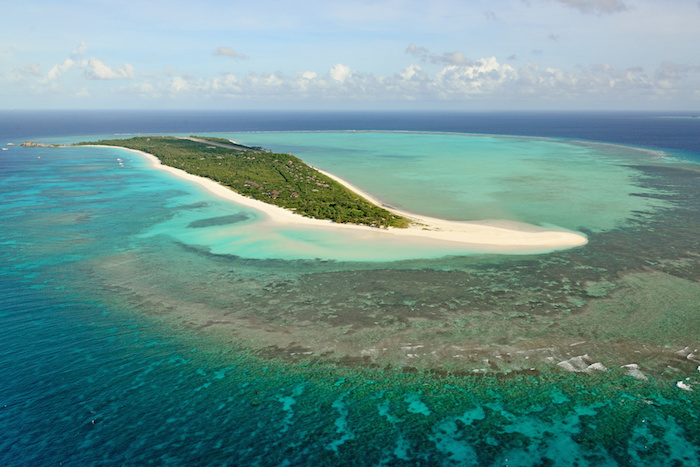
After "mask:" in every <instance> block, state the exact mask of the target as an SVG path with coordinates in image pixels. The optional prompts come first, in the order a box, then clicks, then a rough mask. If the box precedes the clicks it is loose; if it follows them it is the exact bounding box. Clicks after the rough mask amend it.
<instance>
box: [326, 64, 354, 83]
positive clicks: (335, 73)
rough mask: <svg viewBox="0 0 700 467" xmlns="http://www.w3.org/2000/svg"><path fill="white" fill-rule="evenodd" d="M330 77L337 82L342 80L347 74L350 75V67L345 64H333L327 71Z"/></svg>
mask: <svg viewBox="0 0 700 467" xmlns="http://www.w3.org/2000/svg"><path fill="white" fill-rule="evenodd" d="M328 74H329V75H330V77H331V78H333V79H334V80H336V81H339V82H341V83H342V82H344V81H345V80H346V79H347V77H348V75H350V67H349V66H346V65H341V64H340V63H338V64H337V65H335V66H334V67H333V68H331V70H330V71H329V72H328Z"/></svg>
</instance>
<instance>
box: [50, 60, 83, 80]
mask: <svg viewBox="0 0 700 467" xmlns="http://www.w3.org/2000/svg"><path fill="white" fill-rule="evenodd" d="M75 64H76V62H75V61H74V60H72V59H70V58H67V59H65V60H64V61H63V63H61V64H60V65H54V66H52V67H51V69H50V70H49V72H48V74H47V75H46V81H54V80H55V79H56V78H58V77H59V76H61V75H62V74H64V73H65V72H66V71H68V70H70V69H71V68H73V66H74V65H75Z"/></svg>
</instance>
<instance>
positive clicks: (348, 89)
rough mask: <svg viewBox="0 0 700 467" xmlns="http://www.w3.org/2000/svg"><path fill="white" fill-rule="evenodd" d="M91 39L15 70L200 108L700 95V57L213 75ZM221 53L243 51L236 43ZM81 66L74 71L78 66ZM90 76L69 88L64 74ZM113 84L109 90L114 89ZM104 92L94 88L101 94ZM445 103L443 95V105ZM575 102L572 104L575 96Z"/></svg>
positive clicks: (446, 57)
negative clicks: (148, 65) (645, 62)
mask: <svg viewBox="0 0 700 467" xmlns="http://www.w3.org/2000/svg"><path fill="white" fill-rule="evenodd" d="M86 49H87V48H86V47H85V45H84V43H82V44H81V45H80V46H79V47H78V48H77V49H76V50H74V51H73V53H72V54H71V55H70V57H69V58H66V59H65V60H64V61H63V62H61V63H58V64H56V65H53V66H52V67H51V68H50V69H49V70H48V72H46V73H44V72H42V71H41V69H40V68H39V67H38V66H37V65H30V66H25V67H23V68H21V69H18V70H16V71H15V73H14V74H13V77H14V80H15V82H16V83H18V84H20V85H22V86H23V87H24V88H25V90H30V91H31V92H32V93H34V94H35V95H41V94H42V93H56V92H57V91H58V90H60V89H61V87H64V88H66V94H67V95H71V96H83V97H89V96H90V95H91V93H90V92H89V89H90V88H89V85H88V84H87V83H89V82H90V81H113V80H120V81H124V80H127V81H129V82H130V84H126V85H124V84H121V85H117V86H113V87H110V88H104V87H102V88H101V89H100V95H99V98H105V96H110V97H111V98H112V99H113V100H114V101H115V102H119V101H125V102H126V101H128V102H134V101H138V102H142V103H143V102H160V103H163V102H166V103H167V102H172V103H177V102H181V103H188V104H191V103H194V104H196V105H197V106H199V107H212V106H222V105H226V104H225V103H226V102H237V103H241V102H248V103H250V102H256V103H258V102H265V103H267V104H268V105H275V104H276V105H282V106H285V105H291V104H294V105H297V104H301V105H306V106H312V107H313V106H321V107H323V106H328V105H336V104H339V103H340V104H348V103H350V104H352V103H361V104H363V105H368V106H371V105H372V103H377V104H378V105H382V106H385V105H389V106H391V105H392V104H400V105H401V104H402V103H403V104H404V105H405V104H406V103H424V104H430V105H432V106H435V105H437V106H440V105H447V106H451V107H455V106H457V107H460V106H466V107H467V108H468V107H469V106H471V105H472V104H479V105H482V107H483V106H484V105H492V106H495V107H501V108H503V107H513V106H515V107H518V106H528V105H529V107H531V108H532V107H535V108H537V107H541V106H542V105H546V103H547V102H550V103H556V104H557V105H558V106H560V107H561V106H562V105H563V106H565V107H566V106H569V105H570V106H572V107H584V108H585V107H587V106H588V105H589V103H590V102H603V103H605V104H606V105H610V104H611V103H612V104H613V105H614V103H615V102H620V103H623V102H646V103H653V102H655V101H661V102H663V101H669V100H672V99H674V98H676V97H677V96H678V98H679V99H683V98H684V96H685V100H686V102H687V100H688V99H691V100H693V99H695V100H696V101H697V100H700V91H698V90H697V87H696V86H695V84H696V83H697V82H698V78H700V66H694V65H688V64H680V63H673V62H663V63H661V64H659V65H658V66H657V67H656V68H655V69H645V68H643V67H628V68H617V67H614V66H612V65H610V64H605V63H603V64H597V65H591V66H587V67H586V66H581V65H579V66H577V67H575V68H573V69H562V68H556V67H551V66H542V65H540V64H538V63H534V62H527V63H524V64H522V65H520V66H514V65H513V63H514V62H513V61H510V63H506V62H507V61H509V59H508V58H506V60H505V61H503V60H499V59H498V58H497V57H495V56H491V57H481V58H473V59H472V58H468V57H467V56H466V55H465V54H464V53H462V52H446V53H433V52H431V51H430V50H428V49H427V48H425V47H422V46H418V45H416V44H409V45H408V47H407V48H406V49H405V56H406V57H407V58H408V59H409V61H410V62H411V63H408V64H407V65H406V66H405V67H403V68H402V69H400V70H397V71H395V72H393V73H388V74H386V73H385V74H374V73H370V72H366V71H362V70H356V69H353V68H351V67H350V66H349V65H346V64H343V63H337V64H335V65H333V66H332V67H330V68H329V69H327V70H326V71H325V72H321V73H318V72H316V71H313V70H302V71H299V72H295V73H291V74H290V73H282V72H276V73H254V72H251V73H247V74H236V73H231V72H224V73H221V74H219V75H217V76H213V77H211V76H210V77H206V76H197V75H195V74H188V73H181V72H178V71H177V70H174V69H172V70H166V72H165V73H154V74H148V75H146V74H142V75H140V76H137V74H136V70H135V68H134V67H133V66H132V65H130V64H129V63H125V64H124V65H122V66H113V65H112V66H111V65H108V64H106V63H105V62H104V61H102V60H100V59H97V58H95V57H90V58H85V52H86ZM217 52H220V54H223V55H226V56H231V57H233V58H236V57H240V56H239V55H238V54H237V53H235V52H234V51H233V50H232V49H231V50H229V49H228V48H225V47H223V48H222V47H220V48H219V49H217ZM76 70H77V71H78V74H77V75H76V74H75V71H76ZM71 73H73V78H74V80H75V78H82V79H83V80H86V81H85V83H86V84H83V85H80V84H77V85H73V86H72V87H70V88H69V86H68V84H67V83H66V81H68V80H67V77H66V79H63V77H64V76H65V75H68V74H71ZM105 89H107V90H106V91H105ZM95 97H98V96H96V95H94V94H93V97H92V98H95ZM441 103H442V104H441ZM567 103H570V104H567Z"/></svg>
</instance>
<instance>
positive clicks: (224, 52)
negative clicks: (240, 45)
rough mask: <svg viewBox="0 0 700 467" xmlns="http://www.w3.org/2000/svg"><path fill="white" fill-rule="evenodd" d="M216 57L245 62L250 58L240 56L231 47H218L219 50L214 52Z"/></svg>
mask: <svg viewBox="0 0 700 467" xmlns="http://www.w3.org/2000/svg"><path fill="white" fill-rule="evenodd" d="M214 55H217V56H220V57H229V58H235V59H236V60H245V59H247V58H248V57H247V56H246V55H243V54H239V53H238V52H236V51H235V50H233V49H232V48H231V47H223V46H222V47H217V49H216V50H215V51H214Z"/></svg>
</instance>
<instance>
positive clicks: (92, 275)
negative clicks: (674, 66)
mask: <svg viewBox="0 0 700 467" xmlns="http://www.w3.org/2000/svg"><path fill="white" fill-rule="evenodd" d="M216 135H217V136H225V137H230V138H232V139H235V140H236V141H239V142H242V143H245V144H252V145H260V146H263V147H266V148H270V149H272V150H274V151H276V152H278V151H279V152H290V153H293V154H295V155H297V156H299V157H301V158H302V159H304V160H305V161H307V162H309V163H311V164H312V165H314V166H317V167H319V168H321V169H324V170H327V171H329V172H332V173H334V174H336V175H338V176H340V177H342V178H344V179H346V180H348V181H350V182H351V183H353V184H355V185H357V186H358V187H360V188H362V189H364V190H366V191H368V192H370V193H372V194H373V195H375V196H376V197H378V198H379V199H380V200H381V201H382V202H383V203H386V204H388V205H391V206H395V207H398V208H401V209H404V210H407V211H411V212H415V213H419V214H424V215H429V216H434V217H442V218H447V219H454V220H482V219H488V220H492V221H499V222H503V221H516V222H524V223H529V224H534V225H539V226H547V227H558V228H564V229H568V230H573V231H577V232H582V233H584V234H585V235H586V236H588V238H589V243H588V244H587V245H585V246H583V247H579V248H574V249H569V250H561V251H554V252H550V253H546V254H538V255H505V254H504V255H495V254H483V253H480V252H479V251H469V250H457V249H454V248H444V247H437V246H435V245H410V248H406V246H405V245H401V244H387V243H386V242H381V241H376V239H372V238H369V239H362V240H358V239H355V238H349V237H344V236H343V235H342V234H338V233H328V232H320V233H319V232H314V231H309V230H301V229H289V230H284V229H279V230H276V231H272V230H269V229H266V228H265V227H264V222H262V216H261V215H260V214H259V213H258V212H256V211H254V210H251V209H248V208H244V207H241V206H237V205H235V204H232V203H229V202H225V201H223V200H220V199H217V198H215V197H213V196H211V195H210V194H208V193H207V192H206V191H204V190H203V189H201V188H200V187H199V186H197V185H193V184H191V183H188V182H185V181H182V180H179V179H177V178H174V177H172V176H171V175H169V174H167V173H164V172H161V171H157V170H153V169H152V168H151V167H149V166H148V164H147V163H146V161H144V160H142V159H141V158H140V157H139V156H138V155H135V154H133V153H129V152H125V151H122V150H119V149H113V148H58V149H49V148H46V149H44V148H18V147H14V148H11V149H10V150H8V151H3V154H2V157H3V165H2V181H1V182H0V190H2V191H1V193H2V200H3V203H2V206H1V207H0V220H1V221H2V237H1V238H0V242H1V245H2V249H0V253H1V254H2V260H3V264H4V266H3V268H2V275H0V279H1V280H2V282H3V287H2V288H3V290H4V291H5V292H3V296H2V308H0V310H2V311H1V314H0V316H1V317H2V322H3V326H2V331H0V337H1V338H2V342H3V344H4V350H3V351H2V352H1V353H0V356H1V358H2V363H3V364H2V366H1V368H2V369H1V370H0V376H2V380H3V381H5V382H6V384H5V385H4V388H3V389H2V390H0V391H1V392H0V395H1V396H2V401H0V402H1V404H0V405H2V406H4V407H2V409H1V410H0V424H1V425H2V427H3V433H4V434H3V435H2V437H0V459H2V460H3V463H5V464H8V465H27V464H47V463H59V462H64V463H66V464H69V465H84V464H86V463H90V464H99V463H104V464H145V463H156V464H174V465H182V464H195V463H196V464H215V465H225V464H228V465H303V464H321V465H436V464H438V465H545V464H549V465H660V464H661V465H663V464H668V465H674V464H675V465H697V463H698V459H700V457H699V456H700V451H699V449H700V448H699V443H698V439H700V421H699V420H698V417H699V416H700V412H698V407H700V406H699V405H698V403H699V402H700V401H699V400H698V393H699V392H700V385H698V383H699V382H700V373H699V372H698V365H700V352H698V350H697V349H700V339H698V337H697V336H698V335H700V333H699V332H698V331H699V330H700V309H699V308H698V303H700V285H699V283H698V280H699V279H700V263H699V262H698V258H699V257H700V250H699V249H698V238H700V237H699V236H698V234H699V233H700V212H699V210H700V202H699V201H700V200H699V199H698V197H700V190H699V189H698V188H700V171H698V167H697V164H696V163H694V162H693V161H692V160H689V159H687V158H684V157H683V156H681V155H680V154H676V153H673V152H670V151H652V150H648V149H640V148H633V147H625V146H615V145H604V144H598V143H590V142H585V141H571V140H549V139H534V138H523V137H517V138H516V137H500V136H484V135H466V134H442V133H405V132H297V133H294V132H284V133H225V134H222V133H217V134H216ZM94 139H97V138H94ZM73 140H77V138H74V139H73ZM55 141H56V140H52V141H47V142H55Z"/></svg>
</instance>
